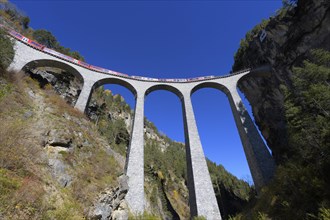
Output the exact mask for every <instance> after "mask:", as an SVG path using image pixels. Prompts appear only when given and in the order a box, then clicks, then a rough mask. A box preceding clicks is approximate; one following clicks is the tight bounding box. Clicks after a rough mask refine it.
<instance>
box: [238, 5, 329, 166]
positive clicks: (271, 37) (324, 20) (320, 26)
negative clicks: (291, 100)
mask: <svg viewBox="0 0 330 220" xmlns="http://www.w3.org/2000/svg"><path fill="white" fill-rule="evenodd" d="M283 10H285V11H282V12H281V13H279V14H278V15H277V16H274V17H271V18H270V21H269V23H268V25H267V26H266V28H265V31H266V33H267V36H266V38H265V39H264V40H263V41H261V40H260V38H259V37H260V34H259V35H258V36H255V37H254V38H253V40H252V41H251V42H249V47H248V48H247V50H246V51H245V53H244V54H243V55H242V57H240V58H239V60H236V61H235V62H236V63H239V62H241V63H242V66H237V65H234V69H233V70H234V71H236V70H238V69H239V68H244V67H258V66H260V65H261V64H263V63H269V64H270V65H271V67H272V69H273V73H272V75H271V77H269V78H250V79H247V80H245V81H244V82H242V83H241V84H240V85H239V88H240V89H241V90H242V91H243V92H244V94H245V96H246V97H247V99H248V100H249V102H250V104H251V106H252V110H253V114H254V118H255V121H256V123H257V125H258V127H259V129H260V130H261V132H262V134H263V136H264V137H265V139H266V140H267V143H268V145H269V147H270V148H271V150H272V152H273V155H274V157H275V159H276V161H277V162H278V163H280V162H281V160H282V159H283V157H285V156H286V155H285V154H283V153H282V151H283V149H285V148H286V147H287V136H286V135H287V132H286V122H285V118H284V109H283V95H282V93H281V91H280V85H281V84H284V85H287V86H289V87H290V86H291V79H290V77H291V74H292V72H291V69H292V67H293V66H299V65H301V62H302V61H303V60H304V59H306V58H308V56H309V55H310V54H309V52H310V50H311V49H314V48H324V49H327V50H329V49H330V25H329V24H330V2H329V1H328V0H319V1H315V0H300V1H299V2H298V5H297V7H291V8H286V9H283ZM235 68H236V69H235Z"/></svg>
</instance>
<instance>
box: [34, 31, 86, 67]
mask: <svg viewBox="0 0 330 220" xmlns="http://www.w3.org/2000/svg"><path fill="white" fill-rule="evenodd" d="M32 37H33V39H35V40H36V41H37V42H39V43H41V44H43V45H45V46H46V47H48V48H52V49H54V50H56V51H58V52H60V53H63V54H65V55H68V56H71V57H73V58H75V59H78V60H81V61H85V59H84V57H83V56H81V55H80V54H79V53H78V52H77V51H71V49H70V48H67V47H63V46H61V45H60V43H59V42H58V41H57V39H56V37H55V36H54V35H53V34H52V33H51V32H50V31H47V30H35V31H34V32H33V35H32Z"/></svg>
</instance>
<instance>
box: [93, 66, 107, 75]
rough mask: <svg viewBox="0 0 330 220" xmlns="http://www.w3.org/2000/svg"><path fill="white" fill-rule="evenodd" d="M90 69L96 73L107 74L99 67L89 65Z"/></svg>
mask: <svg viewBox="0 0 330 220" xmlns="http://www.w3.org/2000/svg"><path fill="white" fill-rule="evenodd" d="M89 68H90V69H92V70H95V71H99V72H104V73H106V72H107V70H106V69H104V68H102V67H98V66H93V65H89Z"/></svg>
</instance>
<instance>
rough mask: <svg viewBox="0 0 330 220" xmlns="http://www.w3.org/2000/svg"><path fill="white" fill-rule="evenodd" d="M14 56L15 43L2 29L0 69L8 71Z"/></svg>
mask: <svg viewBox="0 0 330 220" xmlns="http://www.w3.org/2000/svg"><path fill="white" fill-rule="evenodd" d="M14 55H15V51H14V48H13V43H12V42H11V40H10V39H9V38H8V36H7V35H6V34H5V32H4V31H3V30H1V29H0V69H2V70H4V69H6V68H7V67H8V66H9V65H10V63H11V62H12V61H13V59H14Z"/></svg>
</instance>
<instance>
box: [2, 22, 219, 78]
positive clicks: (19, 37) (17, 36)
mask: <svg viewBox="0 0 330 220" xmlns="http://www.w3.org/2000/svg"><path fill="white" fill-rule="evenodd" d="M0 28H2V29H4V30H6V32H7V33H8V34H9V35H10V36H12V37H14V38H15V39H17V40H19V41H21V42H23V43H25V44H27V45H29V46H31V47H33V48H35V49H37V50H40V51H42V52H44V53H48V54H50V55H53V56H55V57H58V58H60V59H63V60H65V61H68V62H71V63H74V64H76V65H79V66H82V67H84V68H87V69H90V70H93V71H97V72H101V73H106V74H112V75H119V76H124V77H129V78H132V79H139V80H146V81H159V82H192V81H201V80H205V79H212V78H214V77H215V76H204V77H196V78H188V79H156V78H150V77H142V76H129V75H127V74H124V73H119V72H115V71H112V70H108V69H104V68H102V67H98V66H93V65H91V64H88V63H85V62H83V61H80V60H77V59H75V58H72V57H70V56H67V55H64V54H62V53H59V52H57V51H55V50H52V49H50V48H47V47H46V46H44V45H42V44H39V43H38V42H36V41H33V40H31V39H29V38H27V37H25V36H23V35H21V34H20V33H18V32H16V31H14V30H12V29H10V28H8V27H6V26H4V25H2V24H0Z"/></svg>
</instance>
